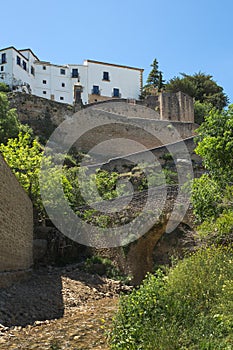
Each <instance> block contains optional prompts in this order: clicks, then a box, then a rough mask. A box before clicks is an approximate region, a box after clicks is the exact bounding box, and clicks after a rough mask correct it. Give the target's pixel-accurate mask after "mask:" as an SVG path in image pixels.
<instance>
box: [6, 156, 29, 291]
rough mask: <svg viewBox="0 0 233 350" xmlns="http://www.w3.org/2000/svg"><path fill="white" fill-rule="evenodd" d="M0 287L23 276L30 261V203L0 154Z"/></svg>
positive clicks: (27, 269)
mask: <svg viewBox="0 0 233 350" xmlns="http://www.w3.org/2000/svg"><path fill="white" fill-rule="evenodd" d="M0 239H1V245H0V288H1V287H4V286H6V285H8V284H11V283H12V282H13V281H16V280H18V279H21V278H24V277H25V275H27V273H28V271H29V270H30V268H31V266H32V264H33V254H32V242H33V210H32V203H31V201H30V199H29V198H28V196H27V194H26V193H25V191H24V190H23V188H22V187H21V186H20V184H19V182H18V180H17V179H16V177H15V176H14V175H13V173H12V172H11V170H10V168H9V167H8V165H7V164H6V163H5V161H4V159H3V157H2V156H1V155H0Z"/></svg>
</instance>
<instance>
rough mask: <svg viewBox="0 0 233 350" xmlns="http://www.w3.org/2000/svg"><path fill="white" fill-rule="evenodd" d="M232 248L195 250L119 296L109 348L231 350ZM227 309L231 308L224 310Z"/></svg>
mask: <svg viewBox="0 0 233 350" xmlns="http://www.w3.org/2000/svg"><path fill="white" fill-rule="evenodd" d="M232 253H233V251H232V249H229V248H228V249H227V248H225V249H224V248H214V247H212V248H208V249H206V250H203V249H202V250H199V251H198V252H197V253H195V254H194V255H192V256H189V257H187V258H185V259H184V260H183V261H180V262H179V263H178V264H177V265H176V266H175V267H173V268H171V269H170V270H169V271H168V273H167V275H165V274H163V273H162V272H161V271H158V273H157V275H156V276H154V275H151V274H149V275H148V276H147V277H146V279H145V280H144V283H143V284H142V285H141V286H140V288H139V289H138V290H134V291H133V292H132V294H130V295H129V296H124V297H122V298H121V300H120V305H119V311H118V313H117V315H116V317H115V319H114V321H113V329H112V332H111V334H110V343H111V349H114V350H123V349H124V350H129V349H130V350H131V349H132V350H140V349H143V350H149V349H151V350H152V349H153V350H154V349H156V350H170V349H172V350H176V349H177V350H178V349H179V350H184V349H192V350H207V349H208V350H211V349H213V350H216V349H224V350H226V349H229V350H230V349H233V338H232V336H233V316H232V312H231V311H232V310H233V287H232V284H233V283H232V282H233V259H232ZM230 310H231V311H230Z"/></svg>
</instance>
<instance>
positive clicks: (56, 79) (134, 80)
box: [0, 47, 142, 104]
mask: <svg viewBox="0 0 233 350" xmlns="http://www.w3.org/2000/svg"><path fill="white" fill-rule="evenodd" d="M2 53H6V60H7V63H5V64H1V65H0V66H3V71H0V81H3V82H5V83H6V84H8V85H9V86H10V87H12V86H13V85H21V88H20V87H19V88H18V90H22V88H23V89H24V90H26V89H25V86H23V85H25V84H29V85H30V89H31V93H32V94H35V95H37V96H40V97H44V98H47V99H54V100H55V101H58V102H61V103H68V104H73V103H74V86H75V85H79V86H80V85H81V86H82V94H81V98H82V101H83V103H84V104H87V103H88V102H89V95H91V94H92V89H93V86H94V85H95V86H99V89H100V95H101V96H103V97H109V98H112V96H113V89H114V88H116V89H119V92H120V97H122V98H133V99H138V98H139V96H140V93H141V91H140V89H141V74H142V72H141V71H140V70H139V69H134V68H129V67H124V66H122V67H121V66H117V65H111V64H105V63H100V62H94V61H89V60H86V61H84V64H83V65H76V64H70V65H66V66H64V65H61V66H60V65H54V64H51V63H49V62H43V61H39V60H38V59H37V57H36V56H35V55H33V53H32V52H31V51H30V50H21V51H19V50H16V49H15V48H14V47H10V48H8V49H5V50H4V51H3V50H0V58H1V54H2ZM17 56H18V57H20V65H18V64H17ZM23 62H25V63H26V70H25V69H24V68H23ZM31 67H34V70H35V75H33V74H32V72H31ZM61 69H64V70H65V74H61ZM72 69H78V73H79V77H78V78H73V77H72ZM103 72H108V73H109V81H106V80H104V79H103ZM26 92H29V91H26Z"/></svg>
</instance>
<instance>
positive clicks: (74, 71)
mask: <svg viewBox="0 0 233 350" xmlns="http://www.w3.org/2000/svg"><path fill="white" fill-rule="evenodd" d="M72 78H78V69H77V68H73V69H72Z"/></svg>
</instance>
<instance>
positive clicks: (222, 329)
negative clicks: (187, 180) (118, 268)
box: [110, 106, 233, 350]
mask: <svg viewBox="0 0 233 350" xmlns="http://www.w3.org/2000/svg"><path fill="white" fill-rule="evenodd" d="M198 133H199V136H198V138H197V141H198V145H197V148H196V153H197V154H199V155H200V156H201V157H202V158H203V163H204V166H205V168H206V173H205V174H203V175H202V176H201V177H200V178H199V179H195V180H194V181H193V183H192V184H191V186H192V202H193V207H194V213H195V215H196V219H197V234H196V237H195V239H196V243H197V249H196V251H195V253H193V254H191V255H189V256H186V257H185V258H184V259H183V260H182V261H179V262H178V263H177V264H176V266H173V267H171V268H168V269H167V270H166V271H165V272H161V271H160V270H158V271H157V272H156V274H155V275H152V274H149V275H148V276H147V278H146V279H145V280H144V282H143V284H142V285H141V286H140V288H139V289H138V290H134V291H133V293H132V294H131V295H129V296H126V297H122V298H121V301H120V305H119V311H118V313H117V315H116V317H115V319H114V322H113V330H112V333H111V334H110V343H111V348H112V349H114V350H117V349H119V350H120V349H125V350H127V349H129V350H131V349H132V350H136V349H137V350H140V349H143V350H149V349H153V350H154V349H156V350H170V349H173V350H176V349H177V350H178V349H179V350H184V349H190V350H191V349H192V350H218V349H219V350H220V349H224V350H228V349H229V350H230V349H233V312H232V311H233V247H232V242H233V208H232V198H233V164H232V148H233V106H230V107H229V108H228V110H226V111H222V112H220V111H217V110H215V111H214V110H212V111H211V112H210V113H209V115H208V116H207V117H206V120H205V122H204V123H203V124H202V125H201V126H200V127H199V129H198Z"/></svg>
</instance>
